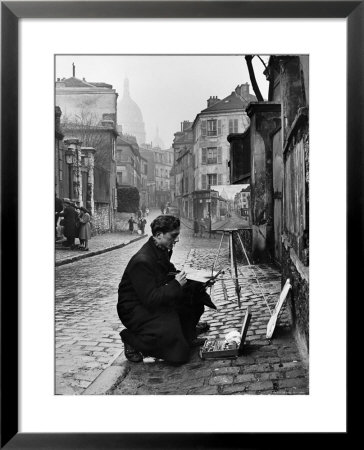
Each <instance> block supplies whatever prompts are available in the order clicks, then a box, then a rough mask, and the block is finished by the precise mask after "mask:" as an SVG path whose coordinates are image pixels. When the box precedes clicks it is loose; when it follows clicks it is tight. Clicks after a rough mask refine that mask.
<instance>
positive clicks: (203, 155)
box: [202, 148, 207, 164]
mask: <svg viewBox="0 0 364 450" xmlns="http://www.w3.org/2000/svg"><path fill="white" fill-rule="evenodd" d="M202 164H207V148H203V149H202Z"/></svg>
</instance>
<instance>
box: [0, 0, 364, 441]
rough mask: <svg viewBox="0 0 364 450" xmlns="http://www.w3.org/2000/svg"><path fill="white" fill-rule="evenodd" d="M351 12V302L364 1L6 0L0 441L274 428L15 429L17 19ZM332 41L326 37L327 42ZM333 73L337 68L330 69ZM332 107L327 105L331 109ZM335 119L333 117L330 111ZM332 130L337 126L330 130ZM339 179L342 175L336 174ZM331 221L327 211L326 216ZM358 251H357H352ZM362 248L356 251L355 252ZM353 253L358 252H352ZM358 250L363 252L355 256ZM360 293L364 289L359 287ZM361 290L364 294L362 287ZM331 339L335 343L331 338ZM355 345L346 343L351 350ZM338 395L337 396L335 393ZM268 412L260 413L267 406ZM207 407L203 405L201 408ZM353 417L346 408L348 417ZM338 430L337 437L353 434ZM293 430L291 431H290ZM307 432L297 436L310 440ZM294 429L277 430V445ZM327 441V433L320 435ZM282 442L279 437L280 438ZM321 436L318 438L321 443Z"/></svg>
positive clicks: (357, 239)
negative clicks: (148, 430) (155, 430)
mask: <svg viewBox="0 0 364 450" xmlns="http://www.w3.org/2000/svg"><path fill="white" fill-rule="evenodd" d="M118 17H120V18H121V17H123V18H232V17H241V18H346V19H347V38H348V47H347V74H348V86H347V240H346V242H347V247H348V256H347V286H348V292H347V299H346V301H347V303H348V300H349V298H350V297H351V298H352V300H359V298H356V299H355V297H354V293H355V292H356V290H357V289H358V288H359V280H360V279H361V277H362V274H363V273H364V271H363V262H362V261H363V257H362V256H363V254H362V253H363V218H364V209H363V201H364V200H363V198H364V197H363V194H364V189H363V187H364V182H363V179H364V177H362V173H364V172H363V169H364V164H363V149H364V138H363V135H364V131H363V130H364V126H363V125H364V121H363V119H364V117H363V105H364V87H363V83H364V1H315V0H313V1H259V0H256V1H225V2H223V1H213V2H212V1H193V2H184V1H176V2H173V1H168V2H165V1H159V2H158V1H138V2H135V1H134V2H132V1H114V2H107V1H104V2H102V1H95V2H87V8H85V2H77V1H75V2H72V1H71V2H62V1H55V2H47V1H38V2H32V1H29V2H17V1H14V2H13V1H9V2H7V1H5V2H1V65H2V69H1V248H2V250H1V275H2V276H1V388H2V391H1V448H6V449H40V448H44V449H68V448H72V449H76V448H77V449H81V448H82V449H96V448H110V449H111V448H113V449H114V448H128V449H132V448H146V447H150V448H156V449H163V448H167V447H168V448H196V449H197V448H198V449H200V448H221V449H223V448H224V449H225V448H258V447H261V445H262V444H263V443H265V442H267V443H268V442H269V445H270V446H271V442H270V439H271V438H272V436H274V437H275V438H276V437H277V436H276V435H272V434H267V433H265V434H255V433H248V434H244V436H243V437H242V436H241V433H228V434H226V433H208V434H204V433H196V434H191V433H184V434H175V433H173V434H169V433H155V434H154V433H138V434H131V433H55V434H52V433H51V434H50V433H19V432H18V407H17V405H18V400H19V398H18V332H19V330H18V323H17V317H18V302H17V298H18V242H17V239H16V238H15V237H14V236H17V234H18V194H19V193H18V70H19V67H18V54H19V42H18V22H19V19H21V18H118ZM328 45H329V43H328ZM328 76H334V73H332V72H331V71H330V68H328ZM326 113H328V114H329V112H326ZM333 120H334V118H333ZM333 132H334V131H333ZM338 181H340V175H338ZM328 221H329V218H328ZM354 250H355V251H354ZM358 250H359V254H358ZM355 255H356V257H355ZM358 256H359V258H358ZM357 292H361V290H358V291H357ZM359 296H361V294H359ZM333 345H334V344H333ZM349 348H350V345H348V349H349ZM333 395H335V394H334V393H333ZM262 413H263V412H262ZM202 414H203V412H202ZM347 417H349V415H348V416H347ZM347 430H348V431H347V433H338V436H336V437H335V440H336V442H340V439H341V438H347V437H348V436H349V431H350V428H349V422H348V428H347ZM293 434H294V433H293ZM309 437H310V435H309V433H307V434H303V435H302V436H301V437H300V441H299V443H300V444H302V443H305V441H306V439H309ZM291 439H292V441H295V440H296V439H297V436H296V435H295V436H292V434H285V433H283V434H280V436H279V442H280V448H284V447H285V446H286V445H287V442H288V440H291ZM315 439H316V441H321V440H322V441H324V440H325V439H326V437H325V436H321V438H320V436H318V435H317V434H316V436H315ZM277 441H278V439H277ZM320 443H321V442H320Z"/></svg>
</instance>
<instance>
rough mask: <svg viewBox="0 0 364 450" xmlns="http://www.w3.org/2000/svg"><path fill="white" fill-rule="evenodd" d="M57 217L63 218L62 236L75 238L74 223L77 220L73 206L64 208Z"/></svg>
mask: <svg viewBox="0 0 364 450" xmlns="http://www.w3.org/2000/svg"><path fill="white" fill-rule="evenodd" d="M59 215H60V216H61V217H63V218H64V223H63V227H64V228H63V234H64V235H65V236H66V238H71V239H72V238H75V237H76V236H77V233H76V232H77V230H76V221H77V218H78V214H77V211H76V210H75V208H74V207H73V206H66V207H65V208H64V210H63V212H61V213H60V214H59Z"/></svg>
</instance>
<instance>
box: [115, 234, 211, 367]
mask: <svg viewBox="0 0 364 450" xmlns="http://www.w3.org/2000/svg"><path fill="white" fill-rule="evenodd" d="M171 254H172V252H169V251H168V250H163V249H161V248H159V247H157V246H156V244H155V243H154V239H153V237H150V238H149V240H148V241H147V242H146V243H145V244H144V245H143V247H142V248H141V249H140V250H139V251H138V252H137V253H136V254H135V255H134V256H133V257H132V258H131V260H130V261H129V263H128V265H127V267H126V269H125V271H124V274H123V276H122V279H121V282H120V284H119V290H118V294H119V296H118V305H117V310H118V314H119V317H120V320H121V322H122V323H123V324H124V325H125V327H126V329H125V330H123V331H122V332H121V336H122V338H123V340H124V341H125V342H127V343H128V344H129V345H131V346H132V347H134V348H135V349H136V350H138V351H140V352H141V353H143V355H145V356H154V357H157V358H161V359H164V360H165V361H169V362H176V363H182V362H186V361H187V360H188V358H189V353H190V344H191V341H192V340H193V339H194V338H195V337H196V325H197V323H198V321H199V318H200V317H201V315H202V313H203V311H204V305H203V299H204V296H205V297H207V300H208V301H211V299H210V297H209V296H208V294H207V293H206V292H205V291H204V292H203V293H201V292H200V293H199V294H198V295H195V289H194V288H192V290H191V286H190V285H189V284H188V283H187V285H185V286H186V287H185V286H184V287H183V288H182V287H181V285H180V284H179V283H178V281H177V280H175V279H174V276H168V273H169V272H175V271H176V268H175V267H174V265H173V264H172V263H171V262H170V257H171ZM187 286H188V287H187ZM200 294H201V295H200ZM197 297H199V298H197ZM201 299H202V300H201Z"/></svg>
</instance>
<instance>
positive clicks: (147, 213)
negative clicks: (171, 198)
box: [145, 208, 149, 217]
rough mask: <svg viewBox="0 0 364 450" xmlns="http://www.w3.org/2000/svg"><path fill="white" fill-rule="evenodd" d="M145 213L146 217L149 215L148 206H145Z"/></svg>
mask: <svg viewBox="0 0 364 450" xmlns="http://www.w3.org/2000/svg"><path fill="white" fill-rule="evenodd" d="M145 214H146V215H147V217H148V216H149V208H146V210H145Z"/></svg>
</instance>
